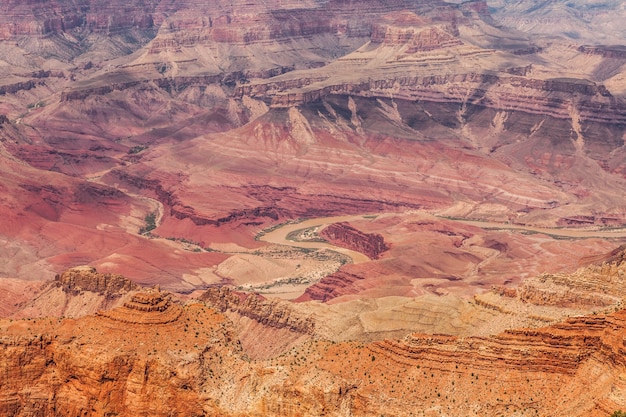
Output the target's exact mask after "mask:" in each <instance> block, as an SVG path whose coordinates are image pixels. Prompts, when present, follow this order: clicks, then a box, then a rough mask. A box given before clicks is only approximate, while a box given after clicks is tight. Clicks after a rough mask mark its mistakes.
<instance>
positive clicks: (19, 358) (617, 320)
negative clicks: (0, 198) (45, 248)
mask: <svg viewBox="0 0 626 417" xmlns="http://www.w3.org/2000/svg"><path fill="white" fill-rule="evenodd" d="M163 300H164V298H163V297H162V295H160V294H159V293H156V292H154V293H144V294H143V295H141V296H139V297H138V298H136V299H135V300H134V301H133V302H132V303H134V304H133V307H131V306H130V305H129V306H127V307H124V308H125V309H126V310H129V311H131V310H132V313H131V314H132V317H133V320H127V321H124V323H123V325H122V323H120V322H119V321H118V320H111V319H110V318H109V317H105V316H102V315H98V316H88V317H83V318H81V319H78V320H70V319H64V320H49V319H38V320H31V321H13V322H8V321H6V320H5V321H0V329H1V330H2V337H1V338H0V352H1V354H0V366H1V369H3V370H4V371H3V372H4V375H5V376H6V378H2V379H1V380H0V412H2V413H3V415H6V416H12V417H17V416H20V417H22V416H24V417H27V416H33V415H59V414H63V415H67V414H69V415H95V414H98V415H107V414H108V415H110V414H119V415H147V414H150V415H152V416H166V415H171V414H172V413H176V414H183V415H202V414H205V415H223V416H237V415H251V416H257V415H258V416H261V415H277V416H282V415H294V414H299V415H303V416H315V415H321V414H323V413H325V414H327V415H331V416H339V415H345V414H346V413H350V414H351V415H380V414H382V413H386V414H393V415H398V416H410V415H415V413H417V414H418V415H420V414H421V412H422V411H426V412H425V413H423V414H422V415H425V416H430V415H432V416H435V415H439V414H440V413H442V412H445V413H446V414H447V415H451V416H487V417H495V416H500V415H502V414H503V413H504V414H506V413H515V414H516V415H520V416H529V417H530V416H548V415H554V414H555V413H557V414H559V415H560V414H567V415H572V416H581V417H582V416H592V417H601V416H606V415H608V414H610V412H612V410H616V409H618V408H623V407H624V405H626V400H624V396H623V393H624V391H625V390H626V386H625V385H624V384H623V379H622V378H620V375H622V374H623V373H624V371H625V370H626V357H625V353H624V349H623V340H622V339H623V337H622V333H623V332H622V330H621V329H622V328H623V326H624V324H625V323H626V312H624V311H619V312H617V313H615V314H612V315H608V316H594V317H577V318H571V319H569V320H567V321H565V322H563V323H560V324H557V325H554V326H551V327H546V328H541V329H533V330H528V329H520V330H511V331H508V332H505V333H502V334H499V335H497V336H493V337H486V338H485V337H465V338H459V337H452V336H445V335H426V334H411V335H409V336H407V337H406V338H405V339H403V340H397V339H394V340H384V341H379V342H374V343H368V344H362V343H351V342H344V343H329V342H324V341H311V342H308V343H304V344H301V345H299V346H297V347H294V348H292V349H291V350H290V351H289V352H287V353H285V354H283V355H281V356H279V357H274V358H271V359H265V360H255V361H250V360H248V359H247V358H246V357H245V354H244V352H243V351H242V349H241V347H240V345H239V344H238V343H237V341H236V340H237V338H238V335H237V333H236V331H235V330H234V328H233V326H232V324H231V323H230V322H229V321H228V320H227V319H226V318H225V317H224V316H223V315H222V314H220V313H217V312H215V311H214V310H212V309H209V308H207V307H206V306H204V305H202V304H198V303H190V304H188V305H186V306H178V311H179V313H180V314H179V316H178V317H177V318H175V319H173V320H168V321H158V322H153V321H152V320H148V321H146V320H144V319H141V318H140V317H141V316H145V317H152V315H155V314H167V310H168V309H169V308H170V307H166V308H165V310H163V311H161V310H162V308H161V307H163V306H165V305H166V304H167V303H165V304H163V303H162V301H163ZM137 306H142V307H141V308H135V307H137ZM146 306H148V307H147V308H145V307H146ZM113 311H116V310H113ZM122 315H124V316H126V313H123V314H122ZM147 324H150V325H147Z"/></svg>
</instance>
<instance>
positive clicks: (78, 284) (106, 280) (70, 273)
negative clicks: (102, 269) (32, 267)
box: [53, 266, 139, 299]
mask: <svg viewBox="0 0 626 417" xmlns="http://www.w3.org/2000/svg"><path fill="white" fill-rule="evenodd" d="M54 281H55V282H54V283H53V285H55V286H60V287H61V289H62V290H63V291H65V292H67V293H70V294H72V295H78V294H80V293H81V292H83V291H89V292H93V293H98V294H99V295H102V296H104V297H105V298H109V299H111V298H117V297H120V296H121V295H122V294H124V293H127V292H129V291H133V290H137V289H139V286H138V285H137V284H135V283H133V282H132V281H130V280H128V279H127V278H125V277H124V276H122V275H120V274H100V273H98V272H97V271H96V268H94V267H91V266H78V267H75V268H71V269H68V270H67V271H65V272H63V273H62V274H60V275H57V276H56V277H55V278H54Z"/></svg>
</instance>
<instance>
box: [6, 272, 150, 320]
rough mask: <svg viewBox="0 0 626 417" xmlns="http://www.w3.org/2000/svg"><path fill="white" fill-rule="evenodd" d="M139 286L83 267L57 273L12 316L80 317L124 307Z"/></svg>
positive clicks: (117, 276) (21, 304)
mask: <svg viewBox="0 0 626 417" xmlns="http://www.w3.org/2000/svg"><path fill="white" fill-rule="evenodd" d="M138 289H139V286H138V285H137V284H135V283H133V282H132V281H130V280H128V279H126V278H125V277H123V276H122V275H119V274H101V273H98V272H97V271H96V269H95V268H93V267H90V266H82V267H76V268H71V269H69V270H67V271H65V272H63V273H62V274H58V275H57V276H56V277H55V279H54V280H53V281H50V282H48V283H47V284H45V285H43V286H42V287H41V288H40V289H39V291H37V292H36V293H35V295H34V297H33V298H32V299H29V300H27V301H23V302H22V303H20V304H18V305H17V306H16V312H15V313H13V314H12V316H13V317H33V316H34V317H45V316H49V317H55V316H56V317H80V316H84V315H87V314H94V313H96V312H97V311H98V310H101V309H108V308H112V307H115V306H119V305H121V304H122V303H123V302H124V300H125V299H126V298H127V295H128V294H129V293H131V292H134V291H136V290H138Z"/></svg>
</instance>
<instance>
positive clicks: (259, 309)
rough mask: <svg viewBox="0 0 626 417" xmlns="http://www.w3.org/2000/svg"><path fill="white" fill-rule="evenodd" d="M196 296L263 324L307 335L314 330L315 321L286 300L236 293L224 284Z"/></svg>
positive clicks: (210, 303) (217, 306)
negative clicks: (296, 309)
mask: <svg viewBox="0 0 626 417" xmlns="http://www.w3.org/2000/svg"><path fill="white" fill-rule="evenodd" d="M199 299H200V300H202V301H204V302H205V303H207V305H209V306H210V307H212V308H215V309H217V310H219V311H221V312H226V311H231V312H234V313H237V314H240V315H242V316H245V317H248V318H250V319H252V320H254V321H256V322H258V323H261V324H263V325H264V326H268V327H274V328H278V329H283V328H285V329H288V330H290V331H292V332H297V333H302V334H309V335H312V334H313V333H314V331H315V322H314V320H313V319H312V318H311V317H308V316H303V315H302V314H300V313H298V312H297V311H295V310H294V309H293V308H292V307H291V305H290V303H288V302H286V301H281V300H278V299H272V300H266V299H264V298H263V297H261V296H258V295H255V294H243V293H239V294H238V293H236V292H234V291H232V290H230V289H229V288H227V287H218V288H210V289H208V290H207V291H206V292H205V293H204V294H203V295H202V296H200V298H199Z"/></svg>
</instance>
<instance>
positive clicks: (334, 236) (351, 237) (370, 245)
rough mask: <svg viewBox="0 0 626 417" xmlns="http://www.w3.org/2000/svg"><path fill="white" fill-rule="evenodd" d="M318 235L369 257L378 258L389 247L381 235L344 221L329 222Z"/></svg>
mask: <svg viewBox="0 0 626 417" xmlns="http://www.w3.org/2000/svg"><path fill="white" fill-rule="evenodd" d="M320 236H322V237H323V238H325V239H328V240H330V241H331V242H332V243H334V244H338V245H339V246H343V247H346V248H348V249H352V250H355V251H357V252H361V253H364V254H365V255H367V256H368V257H369V258H371V259H378V258H379V257H380V254H381V253H383V252H385V251H386V250H387V249H389V247H388V246H387V245H386V244H385V239H384V238H383V237H382V236H381V235H379V234H375V233H363V232H361V231H359V230H357V229H355V228H354V227H352V226H350V225H349V224H348V223H345V222H342V223H333V224H331V225H330V226H328V227H326V228H324V229H323V230H322V231H321V233H320Z"/></svg>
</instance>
